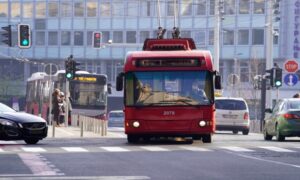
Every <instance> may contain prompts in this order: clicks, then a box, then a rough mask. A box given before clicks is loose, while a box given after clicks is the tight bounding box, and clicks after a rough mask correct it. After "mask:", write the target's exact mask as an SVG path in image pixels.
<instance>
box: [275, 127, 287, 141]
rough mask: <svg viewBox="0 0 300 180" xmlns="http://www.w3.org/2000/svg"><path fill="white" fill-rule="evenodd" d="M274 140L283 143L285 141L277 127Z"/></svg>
mask: <svg viewBox="0 0 300 180" xmlns="http://www.w3.org/2000/svg"><path fill="white" fill-rule="evenodd" d="M276 140H277V141H284V140H285V137H284V136H283V135H281V134H280V131H279V129H278V127H277V126H276Z"/></svg>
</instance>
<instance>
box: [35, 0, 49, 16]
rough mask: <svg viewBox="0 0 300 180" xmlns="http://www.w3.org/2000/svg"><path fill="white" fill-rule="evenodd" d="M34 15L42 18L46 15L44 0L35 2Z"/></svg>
mask: <svg viewBox="0 0 300 180" xmlns="http://www.w3.org/2000/svg"><path fill="white" fill-rule="evenodd" d="M35 11H36V12H35V17H37V18H44V17H46V3H45V2H37V3H36V6H35Z"/></svg>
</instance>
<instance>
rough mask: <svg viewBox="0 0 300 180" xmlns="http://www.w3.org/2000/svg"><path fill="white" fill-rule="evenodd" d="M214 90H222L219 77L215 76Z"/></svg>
mask: <svg viewBox="0 0 300 180" xmlns="http://www.w3.org/2000/svg"><path fill="white" fill-rule="evenodd" d="M215 89H222V83H221V75H218V74H217V75H215Z"/></svg>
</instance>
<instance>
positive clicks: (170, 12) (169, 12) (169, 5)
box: [167, 1, 174, 16]
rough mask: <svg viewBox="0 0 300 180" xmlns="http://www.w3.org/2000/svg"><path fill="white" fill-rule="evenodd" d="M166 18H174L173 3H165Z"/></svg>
mask: <svg viewBox="0 0 300 180" xmlns="http://www.w3.org/2000/svg"><path fill="white" fill-rule="evenodd" d="M167 16H174V1H167Z"/></svg>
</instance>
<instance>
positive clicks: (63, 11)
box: [60, 1, 72, 17]
mask: <svg viewBox="0 0 300 180" xmlns="http://www.w3.org/2000/svg"><path fill="white" fill-rule="evenodd" d="M60 3H61V4H60V15H61V17H71V16H72V4H71V2H66V1H63V2H60Z"/></svg>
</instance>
